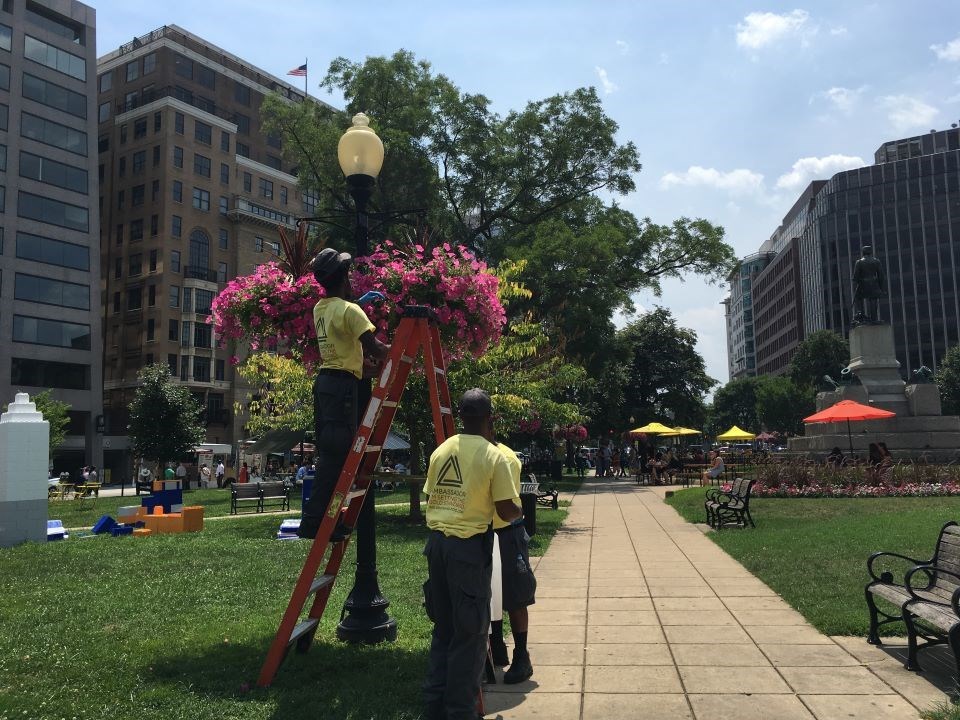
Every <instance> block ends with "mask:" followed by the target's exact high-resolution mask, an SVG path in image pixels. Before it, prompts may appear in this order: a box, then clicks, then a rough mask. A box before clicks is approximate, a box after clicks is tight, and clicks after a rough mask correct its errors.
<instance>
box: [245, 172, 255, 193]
mask: <svg viewBox="0 0 960 720" xmlns="http://www.w3.org/2000/svg"><path fill="white" fill-rule="evenodd" d="M251 190H253V175H251V174H250V173H248V172H245V173H244V174H243V191H244V192H250V191H251Z"/></svg>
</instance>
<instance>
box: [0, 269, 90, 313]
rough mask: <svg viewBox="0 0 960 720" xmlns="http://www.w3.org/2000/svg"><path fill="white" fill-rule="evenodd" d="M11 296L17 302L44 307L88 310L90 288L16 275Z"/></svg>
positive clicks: (31, 276) (77, 284)
mask: <svg viewBox="0 0 960 720" xmlns="http://www.w3.org/2000/svg"><path fill="white" fill-rule="evenodd" d="M13 295H14V297H15V298H16V299H17V300H29V301H30V302H35V303H42V304H44V305H59V306H61V307H68V308H78V309H80V310H89V309H90V286H89V285H81V284H79V283H71V282H65V281H62V280H52V279H50V278H44V277H38V276H36V275H25V274H22V273H17V274H16V276H15V278H14V291H13Z"/></svg>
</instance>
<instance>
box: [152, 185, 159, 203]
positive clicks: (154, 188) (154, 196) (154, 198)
mask: <svg viewBox="0 0 960 720" xmlns="http://www.w3.org/2000/svg"><path fill="white" fill-rule="evenodd" d="M150 199H151V200H152V201H153V202H156V201H157V200H159V199H160V181H159V180H153V181H151V182H150Z"/></svg>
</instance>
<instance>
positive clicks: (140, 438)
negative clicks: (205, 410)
mask: <svg viewBox="0 0 960 720" xmlns="http://www.w3.org/2000/svg"><path fill="white" fill-rule="evenodd" d="M137 381H138V383H139V385H138V387H137V391H136V394H135V395H134V398H133V402H132V403H131V404H130V424H129V425H128V426H127V431H128V432H129V434H130V441H131V444H132V445H133V450H134V452H135V453H136V454H137V455H139V456H140V457H143V458H148V459H150V460H156V461H157V463H158V464H159V465H160V467H163V466H164V465H165V464H166V463H168V462H172V461H174V460H177V459H179V458H180V457H181V456H183V455H186V454H187V453H189V452H190V450H191V449H192V448H193V447H195V446H197V445H200V444H201V443H203V438H204V434H205V432H206V430H205V428H204V426H203V423H202V422H201V421H200V412H201V410H202V408H201V407H200V404H199V403H198V402H197V401H196V400H194V399H193V397H192V396H191V394H190V390H189V389H188V388H187V387H186V386H184V385H178V384H176V383H174V382H172V381H171V378H170V369H169V368H168V367H167V366H166V365H162V364H159V363H158V364H155V365H147V366H146V367H144V368H143V369H142V370H141V371H140V372H139V374H138V375H137Z"/></svg>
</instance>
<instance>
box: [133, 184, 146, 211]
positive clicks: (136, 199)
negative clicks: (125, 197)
mask: <svg viewBox="0 0 960 720" xmlns="http://www.w3.org/2000/svg"><path fill="white" fill-rule="evenodd" d="M143 189H144V186H143V185H134V186H133V189H132V190H131V191H130V205H131V207H138V206H140V205H143Z"/></svg>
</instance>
